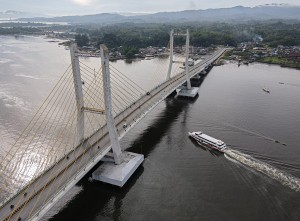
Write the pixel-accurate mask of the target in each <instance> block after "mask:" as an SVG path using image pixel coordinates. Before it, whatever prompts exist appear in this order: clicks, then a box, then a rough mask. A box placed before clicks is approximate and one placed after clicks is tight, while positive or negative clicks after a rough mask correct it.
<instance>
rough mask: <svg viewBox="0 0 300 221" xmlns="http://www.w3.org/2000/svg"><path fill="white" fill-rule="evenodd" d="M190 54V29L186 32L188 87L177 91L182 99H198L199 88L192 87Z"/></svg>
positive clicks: (186, 75) (186, 74)
mask: <svg viewBox="0 0 300 221" xmlns="http://www.w3.org/2000/svg"><path fill="white" fill-rule="evenodd" d="M189 54H190V32H189V29H187V30H186V44H185V77H186V84H187V85H186V87H181V88H180V89H179V90H178V91H177V95H178V96H182V97H196V95H197V94H198V91H199V88H198V87H192V86H191V80H190V74H189Z"/></svg>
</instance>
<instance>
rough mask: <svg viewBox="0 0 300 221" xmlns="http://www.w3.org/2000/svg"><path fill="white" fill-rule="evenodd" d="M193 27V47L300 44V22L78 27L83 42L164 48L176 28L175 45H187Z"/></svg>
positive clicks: (130, 24)
mask: <svg viewBox="0 0 300 221" xmlns="http://www.w3.org/2000/svg"><path fill="white" fill-rule="evenodd" d="M187 28H188V29H189V30H190V35H191V38H190V42H191V45H193V46H203V47H208V46H210V45H229V46H237V44H238V43H241V42H246V41H253V40H255V39H261V40H263V41H262V42H263V44H267V45H269V46H270V47H277V46H278V45H285V46H294V45H300V22H299V21H268V22H257V21H256V22H255V21H253V22H248V23H243V24H230V23H205V24H203V23H189V24H178V25H176V24H135V23H124V24H115V25H109V26H103V27H99V28H95V27H89V28H87V27H76V28H74V29H73V31H76V33H78V35H86V36H87V37H88V40H86V41H85V42H80V41H78V43H79V45H81V46H83V45H84V44H89V43H90V44H92V45H95V46H98V45H99V44H102V43H105V44H106V45H108V47H110V48H116V47H119V46H123V47H134V48H145V47H148V46H157V47H163V46H165V47H166V46H167V45H168V42H169V32H170V30H171V29H174V30H175V45H178V46H181V45H184V44H185V38H184V36H180V35H178V34H179V33H181V34H182V33H185V30H186V29H187Z"/></svg>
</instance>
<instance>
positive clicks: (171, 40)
mask: <svg viewBox="0 0 300 221" xmlns="http://www.w3.org/2000/svg"><path fill="white" fill-rule="evenodd" d="M173 47H174V30H173V29H172V30H171V32H170V64H169V69H168V75H167V79H166V80H169V79H170V77H171V72H172V66H173V63H174V60H173V54H174V50H173Z"/></svg>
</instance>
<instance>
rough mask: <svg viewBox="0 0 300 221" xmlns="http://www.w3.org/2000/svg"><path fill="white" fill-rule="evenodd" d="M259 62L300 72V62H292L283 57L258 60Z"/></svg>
mask: <svg viewBox="0 0 300 221" xmlns="http://www.w3.org/2000/svg"><path fill="white" fill-rule="evenodd" d="M258 62H262V63H267V64H278V65H280V66H281V67H290V68H296V69H299V70H300V62H298V61H294V60H290V59H287V58H281V57H264V58H261V59H259V60H258Z"/></svg>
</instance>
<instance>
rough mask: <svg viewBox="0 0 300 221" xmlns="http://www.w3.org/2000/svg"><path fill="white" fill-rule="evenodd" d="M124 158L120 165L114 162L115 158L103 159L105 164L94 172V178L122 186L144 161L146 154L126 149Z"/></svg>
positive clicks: (123, 154)
mask: <svg viewBox="0 0 300 221" xmlns="http://www.w3.org/2000/svg"><path fill="white" fill-rule="evenodd" d="M122 158H123V161H122V163H121V164H118V165H117V164H115V163H114V160H113V158H111V160H109V159H103V161H104V162H103V164H101V165H100V166H99V167H98V169H97V170H95V172H93V173H92V178H93V180H98V181H101V182H104V183H109V184H112V185H115V186H119V187H122V186H123V185H124V184H125V183H126V182H127V180H128V179H129V178H130V177H131V175H132V174H133V173H134V171H135V170H136V169H137V168H138V167H139V165H140V164H141V163H142V162H143V161H144V155H142V154H137V153H132V152H127V151H124V152H123V153H122Z"/></svg>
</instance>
